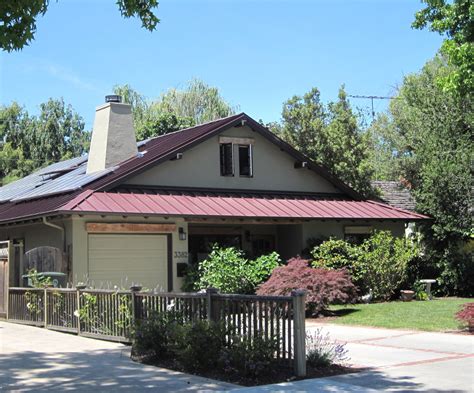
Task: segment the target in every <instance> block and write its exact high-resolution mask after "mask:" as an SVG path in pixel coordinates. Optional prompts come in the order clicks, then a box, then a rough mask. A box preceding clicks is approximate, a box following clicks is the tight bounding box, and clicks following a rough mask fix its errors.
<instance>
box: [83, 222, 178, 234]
mask: <svg viewBox="0 0 474 393" xmlns="http://www.w3.org/2000/svg"><path fill="white" fill-rule="evenodd" d="M86 231H87V232H88V233H168V232H175V231H176V224H133V223H103V222H88V223H86Z"/></svg>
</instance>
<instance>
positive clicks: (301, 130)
mask: <svg viewBox="0 0 474 393" xmlns="http://www.w3.org/2000/svg"><path fill="white" fill-rule="evenodd" d="M275 129H278V128H275ZM280 136H281V137H282V138H283V139H284V140H285V141H286V142H288V143H289V144H291V145H292V146H294V147H295V148H296V149H298V150H299V151H301V152H302V153H303V154H305V155H307V156H308V157H309V158H311V159H312V160H313V161H315V162H317V163H318V164H320V165H323V166H326V167H327V168H328V169H329V170H330V172H332V173H333V174H334V175H336V176H337V177H339V178H340V179H341V180H342V181H344V182H346V183H348V184H349V185H351V186H352V187H353V188H354V189H355V190H357V191H359V192H360V193H362V194H364V195H366V196H371V195H373V193H374V191H373V189H372V186H371V184H370V179H371V176H372V169H371V166H370V160H369V156H368V140H367V138H366V137H365V136H364V134H363V132H362V130H361V129H360V127H359V122H358V119H357V116H356V114H355V113H354V111H353V110H352V108H351V106H350V104H349V101H348V100H347V95H346V93H345V90H344V87H341V89H340V91H339V97H338V100H337V101H336V102H332V103H329V104H328V105H324V104H323V103H322V102H321V99H320V93H319V90H318V89H317V88H313V89H311V90H310V91H309V92H307V93H306V94H304V95H303V96H294V97H292V98H291V99H289V100H288V101H286V102H285V103H284V104H283V112H282V127H281V133H280Z"/></svg>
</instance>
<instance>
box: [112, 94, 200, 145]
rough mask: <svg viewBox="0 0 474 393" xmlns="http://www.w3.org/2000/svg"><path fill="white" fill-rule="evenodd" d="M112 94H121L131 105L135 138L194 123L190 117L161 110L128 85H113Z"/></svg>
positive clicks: (176, 129) (158, 133) (179, 128)
mask: <svg viewBox="0 0 474 393" xmlns="http://www.w3.org/2000/svg"><path fill="white" fill-rule="evenodd" d="M114 94H118V95H120V96H122V101H123V102H125V103H127V104H130V105H131V106H132V114H133V126H134V127H135V134H136V137H137V140H145V139H148V138H153V137H155V136H159V135H164V134H167V133H170V132H174V131H178V130H181V129H183V128H187V127H192V126H194V125H195V122H194V119H192V118H189V117H179V116H177V115H176V114H174V113H168V112H161V111H160V108H159V107H158V106H157V105H154V103H153V102H149V101H147V99H146V98H145V97H144V96H143V95H142V94H140V93H138V92H137V91H136V90H134V89H133V88H132V87H131V86H130V85H123V86H115V87H114Z"/></svg>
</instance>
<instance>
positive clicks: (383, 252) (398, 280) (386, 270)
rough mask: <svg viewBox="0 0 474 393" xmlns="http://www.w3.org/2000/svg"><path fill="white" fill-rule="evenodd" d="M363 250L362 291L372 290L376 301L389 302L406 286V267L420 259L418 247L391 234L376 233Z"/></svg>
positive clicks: (361, 259)
mask: <svg viewBox="0 0 474 393" xmlns="http://www.w3.org/2000/svg"><path fill="white" fill-rule="evenodd" d="M360 247H361V253H360V256H359V259H358V261H357V269H358V271H359V272H360V274H361V277H363V285H364V288H363V289H365V291H367V290H368V289H372V291H373V294H374V297H375V298H376V299H381V300H388V299H390V298H391V297H392V296H393V295H394V294H395V293H396V292H397V290H398V289H400V286H401V284H402V283H404V282H406V276H407V267H408V265H409V263H410V261H411V260H412V259H413V258H416V257H417V256H418V253H419V251H418V247H417V246H416V244H415V243H414V242H412V241H411V240H410V239H407V238H404V237H403V238H396V237H393V236H392V234H391V233H390V232H389V231H376V232H375V233H374V234H373V235H372V236H371V237H370V238H368V239H367V240H366V241H364V243H362V245H361V246H360ZM413 284H414V283H412V285H413Z"/></svg>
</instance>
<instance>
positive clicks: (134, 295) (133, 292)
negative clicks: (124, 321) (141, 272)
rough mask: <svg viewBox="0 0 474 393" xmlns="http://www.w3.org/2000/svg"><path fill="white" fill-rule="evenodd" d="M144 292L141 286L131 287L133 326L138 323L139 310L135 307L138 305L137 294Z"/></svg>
mask: <svg viewBox="0 0 474 393" xmlns="http://www.w3.org/2000/svg"><path fill="white" fill-rule="evenodd" d="M141 290H142V287H141V286H140V285H132V286H131V287H130V292H131V294H132V325H133V326H135V325H136V323H137V319H138V316H137V309H136V307H135V305H136V293H137V292H140V291H141Z"/></svg>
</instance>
